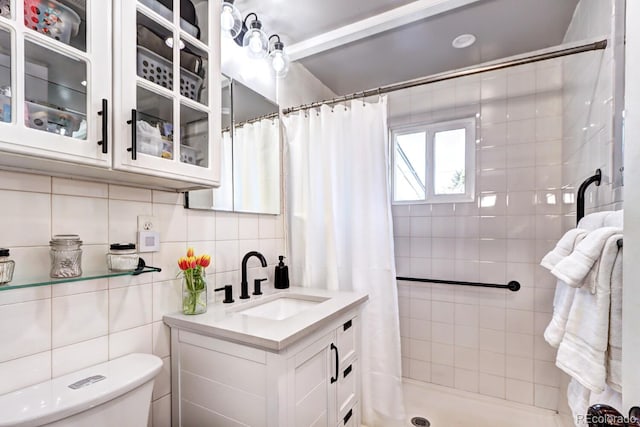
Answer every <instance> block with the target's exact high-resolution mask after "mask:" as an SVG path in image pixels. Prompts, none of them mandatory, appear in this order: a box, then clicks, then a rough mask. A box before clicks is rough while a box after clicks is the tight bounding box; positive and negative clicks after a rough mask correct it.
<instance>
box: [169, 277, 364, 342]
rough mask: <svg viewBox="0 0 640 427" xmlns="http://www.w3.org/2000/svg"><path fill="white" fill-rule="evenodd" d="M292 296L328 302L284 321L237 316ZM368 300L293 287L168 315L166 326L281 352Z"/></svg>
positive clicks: (359, 294) (358, 295) (356, 294)
mask: <svg viewBox="0 0 640 427" xmlns="http://www.w3.org/2000/svg"><path fill="white" fill-rule="evenodd" d="M280 293H290V294H297V295H306V296H309V297H319V298H329V299H328V300H326V301H323V302H321V303H319V304H317V305H314V306H312V307H309V308H306V309H305V310H304V311H302V312H300V313H298V314H295V315H293V316H291V317H288V318H286V319H283V320H272V319H265V318H262V317H255V316H249V315H246V314H242V313H238V312H237V311H238V310H242V309H243V308H245V307H246V308H249V307H252V306H255V305H257V303H258V301H260V300H264V299H269V300H270V299H273V298H274V297H273V295H275V294H280ZM368 298H369V296H368V295H367V294H366V293H363V292H338V291H328V290H324V289H314V288H299V287H291V288H289V289H272V290H269V291H265V294H264V295H260V296H253V295H252V296H251V298H250V299H248V300H239V299H236V302H234V303H232V304H223V303H221V302H220V303H215V304H209V306H208V307H207V312H206V313H203V314H197V315H190V316H187V315H184V314H182V313H181V312H179V313H174V314H167V315H165V316H164V318H163V320H164V322H165V323H166V324H167V325H169V326H170V327H172V328H178V329H183V330H187V331H191V332H196V333H199V334H202V335H206V336H210V337H214V338H220V339H225V340H229V341H233V342H237V343H240V344H245V345H249V346H252V347H257V348H260V349H263V350H269V351H280V350H283V349H284V348H286V347H287V346H289V345H291V344H293V343H294V342H296V341H298V340H299V339H301V338H303V337H304V336H306V335H308V334H310V333H311V332H313V331H315V330H317V329H319V328H320V327H322V326H323V325H324V324H326V323H327V322H330V321H331V320H333V319H335V318H337V317H339V316H340V315H342V314H344V313H346V312H347V311H349V310H350V309H352V308H354V307H356V306H358V305H360V304H362V303H364V302H365V301H366V300H367V299H368Z"/></svg>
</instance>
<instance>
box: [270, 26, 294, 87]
mask: <svg viewBox="0 0 640 427" xmlns="http://www.w3.org/2000/svg"><path fill="white" fill-rule="evenodd" d="M274 37H275V38H276V39H277V40H276V42H275V43H273V49H271V51H270V52H269V60H270V61H271V66H272V67H273V70H274V71H275V72H276V77H284V76H286V75H287V72H288V71H289V62H290V61H289V55H287V54H286V53H285V51H284V43H282V41H281V40H280V36H279V35H277V34H274V35H272V36H271V37H269V42H271V39H272V38H274Z"/></svg>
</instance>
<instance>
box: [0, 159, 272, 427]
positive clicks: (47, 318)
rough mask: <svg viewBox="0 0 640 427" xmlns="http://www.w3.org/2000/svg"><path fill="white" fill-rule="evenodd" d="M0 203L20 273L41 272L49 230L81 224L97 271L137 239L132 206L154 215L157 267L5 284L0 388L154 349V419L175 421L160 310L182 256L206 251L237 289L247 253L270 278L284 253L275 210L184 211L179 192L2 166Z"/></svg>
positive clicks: (2, 239) (217, 272) (166, 306)
mask: <svg viewBox="0 0 640 427" xmlns="http://www.w3.org/2000/svg"><path fill="white" fill-rule="evenodd" d="M0 201H2V209H1V210H0V224H2V234H1V235H0V246H2V247H8V248H11V255H12V258H13V259H15V261H16V273H15V278H16V279H18V278H20V277H37V276H43V277H46V276H48V273H49V270H48V269H49V254H48V251H49V249H48V244H49V239H50V237H51V235H52V234H61V233H76V234H79V235H80V236H81V238H82V240H83V241H84V246H83V269H84V270H85V271H91V270H94V271H95V270H98V269H100V268H101V267H103V266H104V265H105V261H106V260H105V254H106V252H107V251H108V248H109V246H108V245H109V243H113V242H129V241H135V235H136V234H135V233H136V227H137V216H138V215H153V216H155V217H156V218H157V220H158V221H159V224H160V233H161V250H160V252H158V253H154V254H146V255H143V257H144V258H145V260H146V261H147V263H148V264H150V265H154V266H158V267H161V268H162V272H161V273H153V274H144V275H141V276H137V277H135V278H134V277H126V278H114V279H103V280H94V281H89V282H79V283H71V284H61V285H55V286H45V287H40V288H29V289H21V290H14V291H3V292H0V342H1V343H2V345H1V346H0V378H1V379H2V381H0V394H3V393H6V392H9V391H12V390H16V389H19V388H22V387H24V386H27V385H30V384H34V383H37V382H40V381H44V380H47V379H49V378H51V377H56V376H59V375H63V374H65V373H68V372H71V371H74V370H77V369H80V368H83V367H86V366H90V365H93V364H96V363H100V362H103V361H106V360H109V359H113V358H116V357H119V356H121V355H124V354H127V353H131V352H145V353H153V354H156V355H157V356H159V357H161V358H162V359H163V361H164V368H163V369H162V371H161V373H160V374H159V375H158V377H156V381H155V387H154V391H153V405H152V419H153V425H154V426H155V427H161V426H169V425H170V422H171V418H170V407H171V405H170V403H171V395H170V391H171V388H170V372H169V371H170V363H169V362H170V349H169V329H168V328H167V327H166V326H165V325H164V324H163V322H162V316H163V315H164V314H165V313H169V312H174V311H178V310H180V301H181V299H180V298H181V297H180V289H181V282H180V279H176V276H177V273H178V269H177V264H176V260H177V258H178V257H179V256H181V255H182V254H183V253H184V252H185V251H186V249H187V247H189V246H193V247H194V248H195V250H196V252H198V253H201V252H207V253H209V254H211V255H212V256H213V264H212V267H209V268H208V269H207V273H208V285H209V289H213V288H214V287H215V286H222V285H225V284H229V283H232V284H234V288H235V291H236V292H237V291H238V288H239V286H238V285H239V269H240V262H241V257H242V256H243V254H244V253H246V252H248V251H250V250H254V249H257V250H259V251H261V252H262V253H263V254H264V255H265V257H266V258H267V260H268V262H269V268H268V269H267V270H266V271H264V270H263V269H261V268H257V267H258V264H257V261H256V260H255V259H253V260H251V264H250V266H251V267H252V269H251V271H250V273H251V275H252V276H256V277H257V276H263V277H264V275H268V276H269V278H270V280H272V277H271V276H272V275H273V266H274V265H275V264H276V260H277V256H278V255H279V254H281V253H283V251H284V239H283V222H282V217H281V216H269V215H249V214H235V213H224V212H206V211H191V210H185V209H184V208H183V207H182V196H181V195H179V194H175V193H165V192H159V191H152V190H146V189H140V188H129V187H120V186H114V185H106V184H97V183H92V182H84V181H76V180H67V179H60V178H51V177H45V176H37V175H27V174H18V173H11V172H2V171H0ZM209 297H210V299H211V298H213V297H214V295H213V293H212V292H211V293H209ZM215 297H217V298H220V297H221V296H219V295H216V296H215Z"/></svg>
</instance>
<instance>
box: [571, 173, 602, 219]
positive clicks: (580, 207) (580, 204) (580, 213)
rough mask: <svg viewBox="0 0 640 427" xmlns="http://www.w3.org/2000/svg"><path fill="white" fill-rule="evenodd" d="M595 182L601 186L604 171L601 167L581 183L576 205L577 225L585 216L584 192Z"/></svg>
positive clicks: (597, 185)
mask: <svg viewBox="0 0 640 427" xmlns="http://www.w3.org/2000/svg"><path fill="white" fill-rule="evenodd" d="M594 182H595V184H596V187H599V186H600V183H601V182H602V171H601V170H600V169H596V173H595V175H593V176H590V177H589V178H587V179H585V180H584V182H583V183H582V184H580V188H578V200H577V206H576V209H577V211H576V226H577V225H578V223H579V222H580V220H581V219H582V218H584V193H585V192H586V191H587V188H588V187H589V186H590V185H591V184H593V183H594Z"/></svg>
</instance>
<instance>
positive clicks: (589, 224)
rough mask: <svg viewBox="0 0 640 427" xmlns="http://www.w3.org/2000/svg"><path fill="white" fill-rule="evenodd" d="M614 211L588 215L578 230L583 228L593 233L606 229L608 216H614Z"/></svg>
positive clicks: (579, 224)
mask: <svg viewBox="0 0 640 427" xmlns="http://www.w3.org/2000/svg"><path fill="white" fill-rule="evenodd" d="M613 212H614V211H602V212H594V213H591V214H589V215H586V216H585V217H584V218H582V219H581V220H580V221H579V222H578V227H577V228H582V229H584V230H589V231H593V230H595V229H597V228H600V227H604V220H605V218H606V217H607V216H609V215H610V214H612V213H613Z"/></svg>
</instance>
